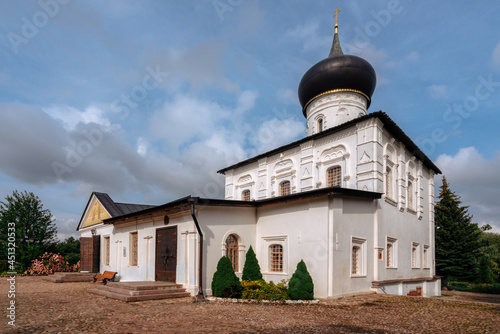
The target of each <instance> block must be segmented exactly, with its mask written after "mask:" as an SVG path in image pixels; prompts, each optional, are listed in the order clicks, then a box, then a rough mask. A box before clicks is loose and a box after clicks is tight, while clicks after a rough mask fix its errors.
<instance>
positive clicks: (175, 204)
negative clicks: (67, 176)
mask: <svg viewBox="0 0 500 334" xmlns="http://www.w3.org/2000/svg"><path fill="white" fill-rule="evenodd" d="M328 195H333V196H342V197H356V198H363V199H372V200H373V199H380V198H381V197H382V194H381V193H378V192H373V191H365V190H358V189H351V188H340V187H328V188H320V189H315V190H309V191H303V192H298V193H294V194H290V195H285V196H278V197H271V198H264V199H260V200H255V201H240V200H227V199H214V198H200V197H192V196H186V197H182V198H180V199H177V200H175V201H172V202H169V203H166V204H162V205H158V206H154V207H151V208H148V209H145V210H142V211H137V212H131V213H128V214H124V215H121V216H117V217H111V218H108V219H105V220H104V221H103V222H104V223H105V224H113V223H114V222H116V221H118V220H120V219H125V220H127V219H129V218H132V217H137V216H140V215H144V214H151V213H153V212H155V211H164V212H165V213H167V212H168V213H174V212H180V211H188V210H190V207H191V204H195V205H201V206H231V207H262V206H267V205H271V204H279V203H288V202H292V201H297V200H302V199H307V198H313V197H320V196H328Z"/></svg>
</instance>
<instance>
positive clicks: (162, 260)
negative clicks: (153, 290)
mask: <svg viewBox="0 0 500 334" xmlns="http://www.w3.org/2000/svg"><path fill="white" fill-rule="evenodd" d="M176 268H177V226H172V227H167V228H162V229H157V230H156V260H155V280H156V281H167V282H174V283H175V278H176Z"/></svg>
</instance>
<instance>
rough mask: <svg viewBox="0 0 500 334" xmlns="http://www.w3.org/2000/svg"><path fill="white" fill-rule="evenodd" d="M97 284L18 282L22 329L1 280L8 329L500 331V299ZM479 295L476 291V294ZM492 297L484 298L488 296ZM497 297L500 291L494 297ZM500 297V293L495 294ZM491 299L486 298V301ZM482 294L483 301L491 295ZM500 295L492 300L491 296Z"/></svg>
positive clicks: (27, 279)
mask: <svg viewBox="0 0 500 334" xmlns="http://www.w3.org/2000/svg"><path fill="white" fill-rule="evenodd" d="M91 287H92V283H64V284H55V283H50V282H47V281H44V280H42V279H41V278H40V277H18V278H17V281H16V286H15V288H16V297H15V302H16V310H15V312H16V321H15V325H16V327H12V326H10V325H8V324H7V322H8V321H9V319H8V318H7V317H6V315H7V314H8V310H7V307H8V306H9V300H12V299H9V298H8V291H9V282H8V281H7V280H6V278H4V277H2V278H0V306H1V307H2V309H3V310H4V311H3V314H4V315H3V317H2V319H3V320H2V323H1V324H0V330H3V332H8V333H96V332H100V333H140V332H150V333H160V332H162V333H436V332H439V333H467V332H473V333H500V305H484V304H477V303H462V302H457V301H452V300H453V298H458V297H460V298H462V299H467V298H470V299H472V300H473V299H476V298H479V297H481V296H479V297H478V296H475V297H474V296H471V295H462V294H463V293H460V294H453V296H450V297H442V300H451V301H450V302H446V303H443V302H442V301H441V299H440V300H435V299H429V298H410V297H394V296H381V295H364V296H358V297H346V298H341V299H337V300H329V301H328V302H322V303H320V304H318V305H258V304H233V303H193V302H192V300H191V299H190V298H189V299H183V300H174V301H146V302H136V303H125V302H120V301H116V300H112V299H108V298H105V297H101V296H96V295H91V294H89V293H87V292H86V290H87V289H89V288H91ZM474 295H476V294H474ZM482 297H484V296H482ZM494 297H495V298H496V297H497V296H494ZM495 298H494V300H496V301H497V302H498V299H495ZM483 300H484V299H483ZM483 300H482V301H483ZM491 300H493V299H490V302H491Z"/></svg>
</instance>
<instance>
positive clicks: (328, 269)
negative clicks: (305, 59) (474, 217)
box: [77, 25, 441, 298]
mask: <svg viewBox="0 0 500 334" xmlns="http://www.w3.org/2000/svg"><path fill="white" fill-rule="evenodd" d="M375 86H376V75H375V71H374V69H373V68H372V66H371V65H370V64H369V63H368V62H367V61H366V60H364V59H362V58H359V57H356V56H352V55H344V54H343V52H342V49H341V47H340V43H339V38H338V33H337V25H336V26H335V35H334V39H333V45H332V49H331V51H330V54H329V56H328V57H327V58H325V59H323V60H321V61H320V62H318V63H317V64H315V65H314V66H312V67H311V68H310V69H309V70H308V71H307V72H306V73H305V75H304V77H303V78H302V81H301V82H300V84H299V91H298V92H299V100H300V103H301V106H302V111H303V114H304V116H305V119H306V123H307V135H306V137H304V138H302V139H300V140H297V141H295V142H293V143H290V144H287V145H284V146H282V147H278V148H276V149H274V150H272V151H269V152H266V153H263V154H260V155H258V156H255V157H253V158H250V159H247V160H245V161H241V162H239V163H237V164H234V165H232V166H228V167H226V168H224V169H222V170H220V171H218V172H219V173H221V174H223V175H224V176H225V198H224V199H208V198H199V197H192V196H187V197H184V198H180V199H178V200H176V201H173V202H170V203H166V204H163V205H159V206H150V205H135V204H124V203H115V202H114V201H113V200H112V199H111V198H110V197H109V196H108V195H107V194H104V193H97V192H94V193H92V195H91V196H90V199H89V202H88V204H87V207H86V208H85V211H84V213H83V215H82V218H81V220H80V222H79V225H78V228H77V229H78V231H79V232H80V233H81V237H82V238H81V253H82V263H81V264H82V271H84V270H85V271H91V272H103V271H106V270H108V271H116V272H117V278H118V279H119V280H120V281H170V282H176V283H177V284H182V285H183V287H184V288H186V289H187V291H189V292H190V293H192V294H193V295H197V294H199V293H203V294H205V295H211V281H212V277H213V274H214V272H215V270H216V267H217V262H218V261H219V259H220V258H221V256H224V255H227V256H228V257H229V258H230V259H231V261H232V263H233V267H234V270H235V272H236V274H237V275H238V276H239V277H241V273H242V270H243V265H244V261H245V254H246V252H247V251H248V249H249V247H250V246H252V248H253V249H254V250H255V253H256V255H257V258H258V260H259V264H260V267H261V271H262V274H263V276H264V279H265V280H266V281H274V282H275V283H277V282H279V281H281V280H282V279H289V278H290V277H291V276H292V274H293V272H294V271H295V268H296V266H297V263H298V262H299V261H300V260H304V262H305V263H306V265H307V268H308V270H309V273H310V274H311V276H312V278H313V281H314V295H315V297H316V298H327V297H334V296H339V295H343V294H353V293H360V292H369V291H376V292H378V293H387V294H399V295H407V294H408V293H410V291H415V290H417V291H418V292H421V294H422V295H423V296H434V295H440V289H441V284H440V279H439V277H436V276H435V266H434V249H435V244H434V181H433V179H434V175H435V174H439V173H441V172H440V170H439V169H438V167H436V165H434V163H433V162H432V161H431V160H430V159H429V158H428V157H427V156H426V155H425V154H424V153H423V152H422V151H421V150H420V149H419V148H418V147H417V146H416V145H415V143H414V142H413V141H412V140H411V139H410V138H409V137H408V136H407V135H406V134H405V133H404V132H403V130H401V129H400V128H399V127H398V125H397V124H396V123H395V122H394V121H392V120H391V118H389V116H388V115H387V114H386V113H384V112H382V111H376V112H371V113H368V112H367V110H368V108H369V106H370V103H371V97H372V94H373V92H374V90H375Z"/></svg>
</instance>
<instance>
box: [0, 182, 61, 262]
mask: <svg viewBox="0 0 500 334" xmlns="http://www.w3.org/2000/svg"><path fill="white" fill-rule="evenodd" d="M56 233H57V230H56V226H55V224H54V220H53V218H52V214H51V213H50V210H48V209H44V208H43V204H42V202H41V200H40V199H39V198H38V196H35V195H34V194H33V193H31V192H30V193H28V192H27V191H24V192H18V191H17V190H16V191H14V192H13V193H12V196H9V195H7V196H6V197H5V202H0V256H1V258H2V259H6V258H8V255H9V254H11V253H13V252H12V250H13V249H12V248H13V247H12V246H13V245H14V244H15V245H14V248H15V252H14V253H15V259H16V264H15V266H16V269H18V270H25V269H26V268H28V267H29V266H30V264H31V261H32V260H34V259H37V258H39V257H40V256H42V255H43V254H44V253H45V252H46V251H50V250H51V248H53V247H54V244H55V241H56V240H55V237H56ZM10 265H11V263H9V269H11V267H10Z"/></svg>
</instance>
